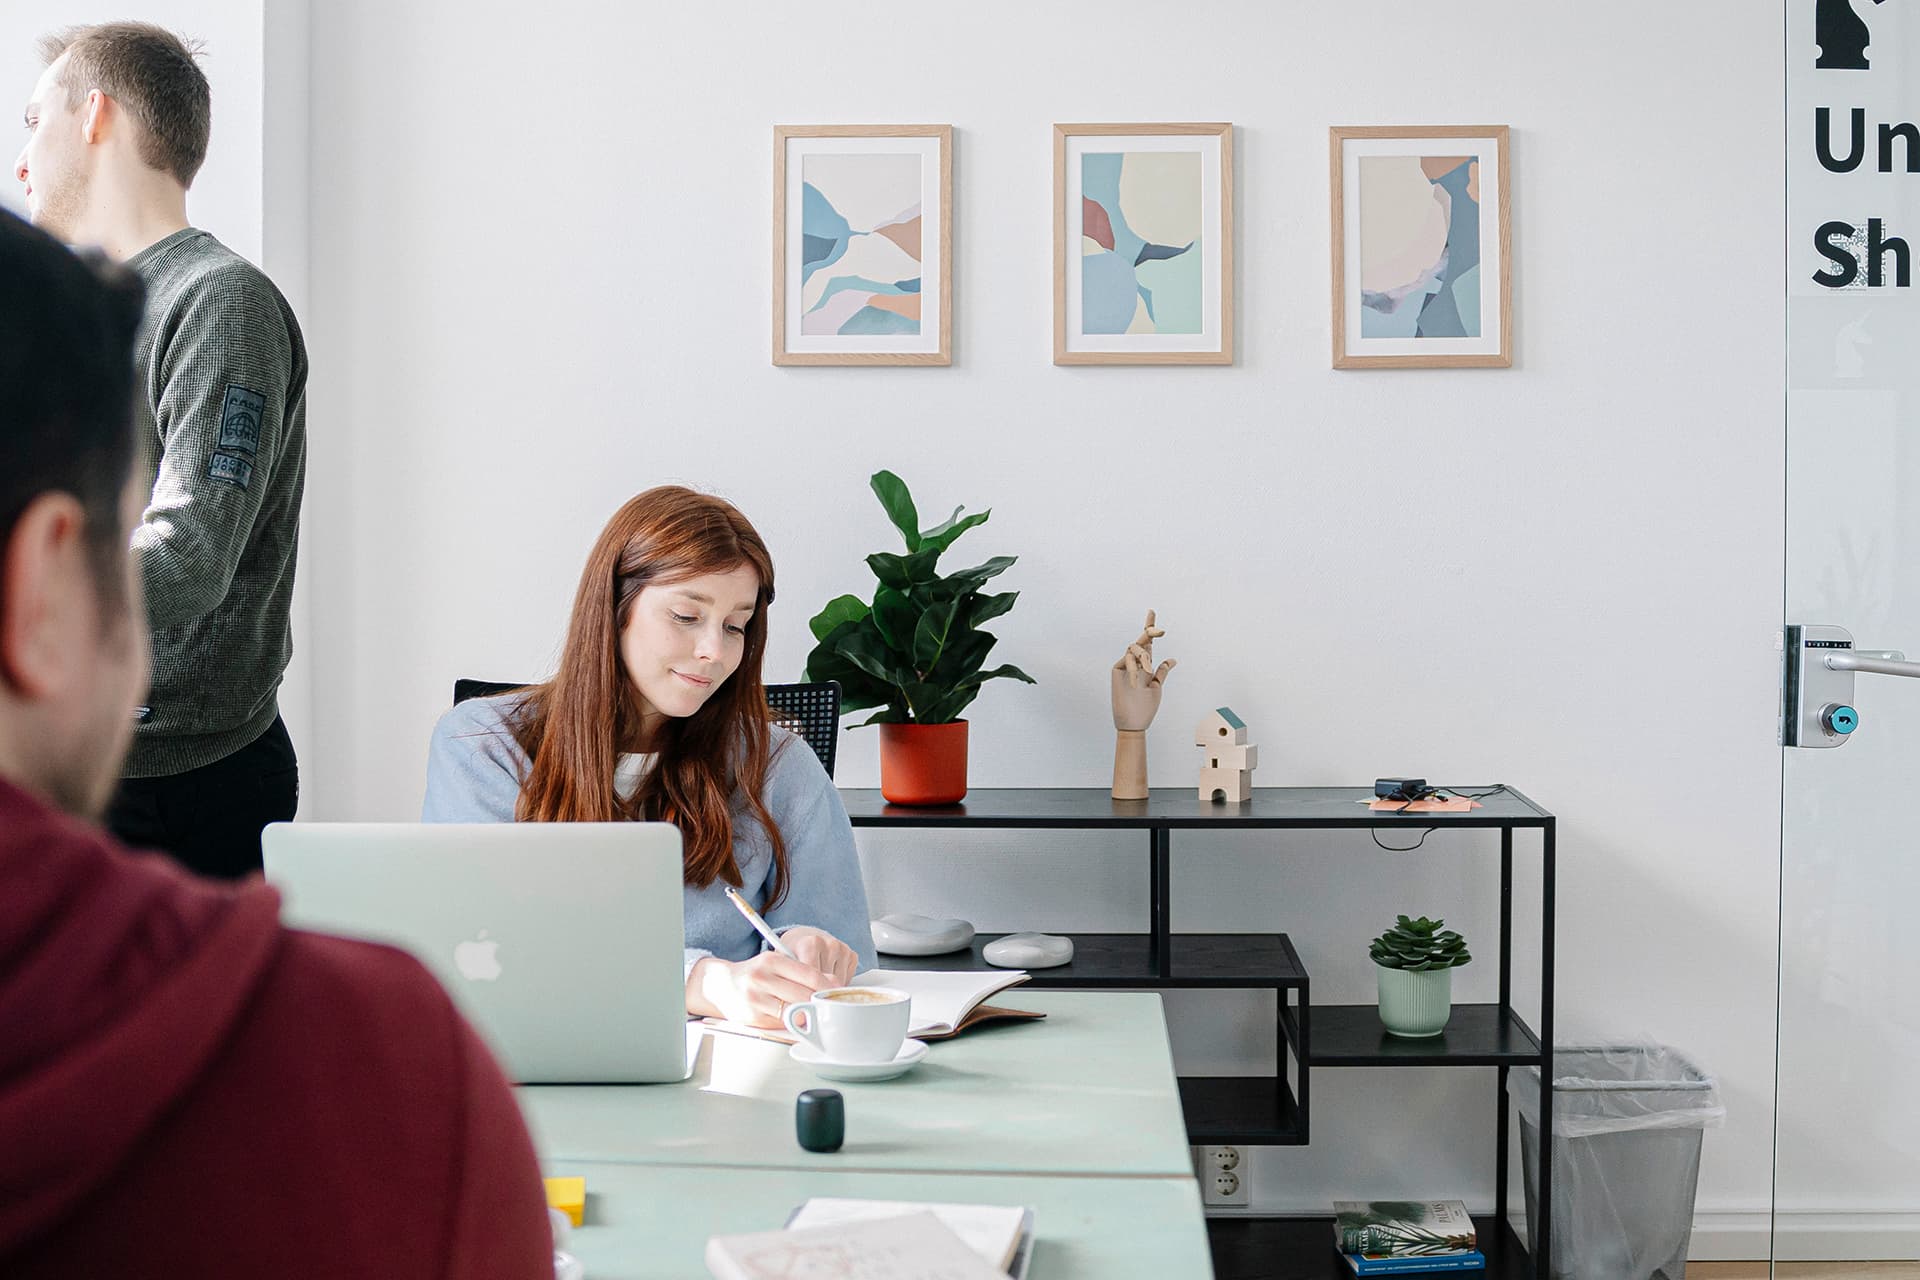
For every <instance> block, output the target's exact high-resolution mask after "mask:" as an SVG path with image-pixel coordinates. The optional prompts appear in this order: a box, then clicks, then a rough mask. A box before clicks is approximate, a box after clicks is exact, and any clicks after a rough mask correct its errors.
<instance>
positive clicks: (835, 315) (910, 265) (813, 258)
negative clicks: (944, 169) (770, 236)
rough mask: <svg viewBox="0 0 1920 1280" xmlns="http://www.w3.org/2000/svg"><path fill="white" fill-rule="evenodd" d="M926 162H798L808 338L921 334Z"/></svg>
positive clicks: (875, 158) (847, 158)
mask: <svg viewBox="0 0 1920 1280" xmlns="http://www.w3.org/2000/svg"><path fill="white" fill-rule="evenodd" d="M922 163H923V162H922V159H921V157H920V156H918V155H902V154H858V153H855V154H812V155H807V156H805V157H804V158H803V159H802V160H801V166H800V169H801V213H800V217H801V240H800V244H801V266H800V286H801V302H800V310H801V322H800V331H801V333H802V334H807V335H825V334H841V335H856V334H858V335H881V334H905V335H912V334H918V333H919V332H920V320H921V317H920V304H921V296H922V292H921V278H922V271H923V268H922V263H923V261H924V255H923V254H922V252H921V230H922V211H921V199H922V198H921V192H922V189H923V188H922V177H923V175H922V173H921V165H922Z"/></svg>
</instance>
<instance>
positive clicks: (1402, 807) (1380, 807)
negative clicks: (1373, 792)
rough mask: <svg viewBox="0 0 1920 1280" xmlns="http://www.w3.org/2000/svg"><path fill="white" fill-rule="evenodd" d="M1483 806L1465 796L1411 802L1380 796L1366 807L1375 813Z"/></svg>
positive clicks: (1456, 810) (1464, 809)
mask: <svg viewBox="0 0 1920 1280" xmlns="http://www.w3.org/2000/svg"><path fill="white" fill-rule="evenodd" d="M1485 807H1486V806H1485V805H1483V804H1481V803H1480V802H1479V801H1478V800H1469V799H1467V798H1466V797H1465V796H1454V797H1452V798H1451V799H1447V800H1415V801H1414V802H1413V803H1412V804H1408V803H1407V802H1406V801H1405V800H1388V799H1386V798H1385V797H1382V798H1381V799H1378V800H1371V801H1369V802H1368V803H1367V808H1369V809H1371V810H1373V811H1374V812H1375V813H1466V812H1468V811H1470V810H1473V809H1484V808H1485Z"/></svg>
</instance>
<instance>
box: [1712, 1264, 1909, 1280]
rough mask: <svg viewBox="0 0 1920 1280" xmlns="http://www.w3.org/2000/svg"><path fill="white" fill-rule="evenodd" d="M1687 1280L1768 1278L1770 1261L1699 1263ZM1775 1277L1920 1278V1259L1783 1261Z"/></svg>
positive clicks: (1843, 1279)
mask: <svg viewBox="0 0 1920 1280" xmlns="http://www.w3.org/2000/svg"><path fill="white" fill-rule="evenodd" d="M1687 1280H1767V1264H1766V1263H1764V1262H1695V1263H1691V1264H1689V1265H1688V1267H1687ZM1774 1280H1920V1262H1783V1263H1781V1264H1780V1267H1779V1270H1777V1271H1776V1272H1774Z"/></svg>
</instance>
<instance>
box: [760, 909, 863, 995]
mask: <svg viewBox="0 0 1920 1280" xmlns="http://www.w3.org/2000/svg"><path fill="white" fill-rule="evenodd" d="M780 940H781V941H782V942H784V943H786V944H787V950H789V951H791V952H793V956H794V959H796V960H799V961H801V962H803V963H805V964H810V965H812V966H813V967H814V968H816V969H818V970H819V971H820V972H822V973H824V974H826V975H827V976H828V977H829V978H831V979H832V981H831V982H829V983H827V984H826V985H827V986H829V987H844V986H846V985H847V984H848V983H849V982H852V981H853V975H854V974H856V973H858V972H859V971H860V954H859V952H857V951H855V950H854V949H853V948H852V947H850V946H848V945H847V944H846V943H844V942H842V941H840V939H838V938H836V937H834V936H833V935H832V934H830V933H828V932H827V931H826V930H825V929H816V928H814V927H813V926H812V925H806V924H801V925H795V926H794V927H793V928H791V929H788V930H787V931H786V932H785V933H783V934H781V935H780Z"/></svg>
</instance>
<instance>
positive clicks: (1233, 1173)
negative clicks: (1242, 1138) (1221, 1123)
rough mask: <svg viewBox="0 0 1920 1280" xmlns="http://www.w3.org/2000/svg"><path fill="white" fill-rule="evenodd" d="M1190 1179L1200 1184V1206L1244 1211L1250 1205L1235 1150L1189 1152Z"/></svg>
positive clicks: (1244, 1166)
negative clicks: (1192, 1175) (1191, 1170)
mask: <svg viewBox="0 0 1920 1280" xmlns="http://www.w3.org/2000/svg"><path fill="white" fill-rule="evenodd" d="M1193 1171H1194V1176H1195V1177H1196V1178H1198V1179H1199V1180H1200V1203H1202V1204H1204V1205H1208V1206H1212V1205H1228V1206H1236V1205H1237V1206H1240V1207H1242V1208H1244V1207H1245V1206H1247V1205H1248V1204H1250V1203H1251V1202H1252V1197H1251V1194H1250V1189H1249V1187H1248V1185H1247V1184H1248V1181H1249V1180H1248V1177H1247V1175H1248V1173H1249V1172H1250V1171H1249V1170H1248V1168H1247V1163H1246V1161H1245V1160H1244V1159H1243V1158H1242V1157H1241V1154H1240V1148H1238V1147H1195V1148H1193Z"/></svg>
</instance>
